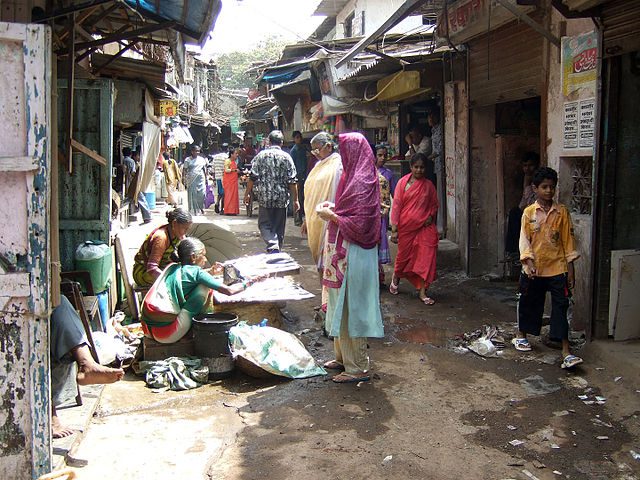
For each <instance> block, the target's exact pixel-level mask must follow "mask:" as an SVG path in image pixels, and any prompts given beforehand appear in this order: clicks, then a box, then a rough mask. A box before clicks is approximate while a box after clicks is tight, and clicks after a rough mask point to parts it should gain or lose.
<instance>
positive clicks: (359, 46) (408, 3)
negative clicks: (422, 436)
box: [336, 0, 426, 67]
mask: <svg viewBox="0 0 640 480" xmlns="http://www.w3.org/2000/svg"><path fill="white" fill-rule="evenodd" d="M425 2H426V0H405V2H404V3H403V4H402V5H400V7H398V9H397V10H396V11H395V12H393V13H392V14H391V16H390V17H389V18H387V20H385V21H384V22H383V23H382V25H380V26H379V27H378V28H377V29H376V30H375V31H374V32H372V33H371V34H370V35H368V36H367V37H365V38H363V39H362V40H360V41H359V42H358V43H356V44H355V45H354V46H353V47H351V50H349V51H348V52H347V53H346V55H345V56H344V57H342V58H341V59H340V60H338V61H337V62H336V67H341V66H342V65H344V64H346V63H347V62H348V61H350V60H352V59H353V57H355V56H356V55H358V54H359V53H360V52H362V51H363V50H364V49H365V48H367V47H368V46H369V45H371V44H372V43H373V42H375V41H376V39H377V38H378V37H379V36H380V35H382V34H383V33H385V32H386V31H388V30H390V29H391V28H393V27H394V26H395V25H397V24H398V23H400V22H401V21H402V20H404V19H405V18H406V17H408V16H409V15H410V14H411V12H413V11H414V10H415V9H416V8H418V7H419V6H420V5H422V4H423V3H425Z"/></svg>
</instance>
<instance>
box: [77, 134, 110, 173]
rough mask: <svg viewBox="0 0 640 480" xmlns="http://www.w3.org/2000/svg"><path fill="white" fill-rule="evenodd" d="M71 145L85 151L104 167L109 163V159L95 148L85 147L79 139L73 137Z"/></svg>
mask: <svg viewBox="0 0 640 480" xmlns="http://www.w3.org/2000/svg"><path fill="white" fill-rule="evenodd" d="M71 146H72V147H73V149H74V150H77V151H79V152H80V153H84V154H85V155H86V156H87V157H89V158H92V159H93V160H95V161H96V162H98V163H99V164H100V165H102V166H103V167H106V166H107V164H108V163H109V162H108V161H107V159H106V158H104V157H103V156H102V155H100V154H99V153H98V152H96V151H95V150H91V149H90V148H88V147H85V146H84V145H82V144H81V143H80V142H79V141H77V140H75V139H73V138H72V139H71Z"/></svg>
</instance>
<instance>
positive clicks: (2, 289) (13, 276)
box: [0, 273, 31, 297]
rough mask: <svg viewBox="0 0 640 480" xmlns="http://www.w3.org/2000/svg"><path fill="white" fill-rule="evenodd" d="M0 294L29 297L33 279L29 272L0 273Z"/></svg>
mask: <svg viewBox="0 0 640 480" xmlns="http://www.w3.org/2000/svg"><path fill="white" fill-rule="evenodd" d="M0 295H2V296H3V297H29V296H30V295H31V281H30V277H29V274H28V273H5V274H4V275H0Z"/></svg>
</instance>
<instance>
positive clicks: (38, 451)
mask: <svg viewBox="0 0 640 480" xmlns="http://www.w3.org/2000/svg"><path fill="white" fill-rule="evenodd" d="M22 28H23V29H24V31H25V42H24V78H25V92H26V116H27V124H28V125H29V126H30V128H29V130H28V131H27V138H26V151H25V153H26V155H27V156H29V157H33V158H37V159H38V162H39V168H38V170H37V171H35V172H33V173H30V172H29V173H27V174H26V178H27V194H28V198H29V202H27V206H28V209H27V215H28V217H27V218H28V220H29V255H28V257H29V267H30V282H31V296H30V297H29V299H28V304H29V309H30V310H31V312H33V313H32V314H31V315H29V316H28V318H25V319H24V322H25V325H26V326H27V328H28V329H29V356H28V359H29V376H28V380H27V382H28V383H27V391H28V392H29V408H30V414H31V418H30V423H29V425H30V430H29V432H30V437H31V438H30V439H29V440H28V443H27V445H29V447H28V448H30V449H31V455H30V457H31V474H32V477H33V478H37V477H39V476H41V475H44V474H45V473H48V472H50V471H51V405H50V403H51V392H50V382H49V372H50V353H49V315H50V313H51V311H50V310H51V309H50V301H51V300H50V297H49V292H50V286H51V272H50V254H51V251H50V244H49V231H50V230H49V228H50V226H49V219H50V217H51V212H50V204H49V195H50V193H51V192H50V185H51V168H50V167H51V165H50V162H51V110H50V106H51V85H52V84H51V29H50V28H49V27H48V26H46V25H23V26H22Z"/></svg>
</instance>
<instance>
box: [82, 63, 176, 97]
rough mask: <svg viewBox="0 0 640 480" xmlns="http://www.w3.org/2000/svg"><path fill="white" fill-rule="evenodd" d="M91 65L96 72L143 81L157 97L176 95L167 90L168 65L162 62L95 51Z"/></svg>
mask: <svg viewBox="0 0 640 480" xmlns="http://www.w3.org/2000/svg"><path fill="white" fill-rule="evenodd" d="M91 67H92V69H93V71H94V72H96V73H98V74H100V75H104V76H107V77H115V78H119V79H121V80H137V81H139V82H142V83H144V84H146V85H147V86H148V87H149V88H150V89H152V90H153V93H154V96H155V97H157V98H172V97H174V95H172V94H171V93H170V92H168V91H167V90H165V89H166V87H167V84H166V83H165V73H166V71H167V66H166V64H164V63H162V62H151V61H149V60H139V59H136V58H131V57H124V56H121V57H118V56H116V55H105V54H103V53H94V54H93V55H92V56H91Z"/></svg>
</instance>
